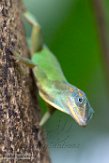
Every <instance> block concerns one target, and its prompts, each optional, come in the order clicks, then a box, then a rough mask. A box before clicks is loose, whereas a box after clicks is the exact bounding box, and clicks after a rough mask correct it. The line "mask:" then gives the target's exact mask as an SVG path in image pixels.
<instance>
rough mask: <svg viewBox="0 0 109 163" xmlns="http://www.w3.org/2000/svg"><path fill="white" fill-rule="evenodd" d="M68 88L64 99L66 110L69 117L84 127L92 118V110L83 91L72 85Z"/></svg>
mask: <svg viewBox="0 0 109 163" xmlns="http://www.w3.org/2000/svg"><path fill="white" fill-rule="evenodd" d="M69 86H70V87H69V88H70V89H69V90H70V91H69V93H68V94H67V97H66V104H67V108H68V109H69V111H70V115H71V116H72V117H73V119H74V120H75V121H76V122H77V123H78V124H79V125H80V126H86V125H87V123H88V122H89V121H90V119H91V118H92V116H93V113H94V110H93V108H92V107H91V105H90V103H89V101H88V99H87V97H86V94H85V93H84V92H83V91H81V90H80V89H78V88H76V87H73V86H72V85H69Z"/></svg>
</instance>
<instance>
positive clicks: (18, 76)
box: [0, 0, 50, 163]
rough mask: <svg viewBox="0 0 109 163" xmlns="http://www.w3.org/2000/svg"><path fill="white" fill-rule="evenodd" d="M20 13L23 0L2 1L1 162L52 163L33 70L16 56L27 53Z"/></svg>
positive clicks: (0, 52)
mask: <svg viewBox="0 0 109 163" xmlns="http://www.w3.org/2000/svg"><path fill="white" fill-rule="evenodd" d="M21 13H22V3H21V1H20V0H0V163H2V162H3V163H7V162H8V163H15V162H19V163H22V162H23V163H24V162H25V163H28V162H29V163H30V162H32V163H34V162H35V163H49V162H50V161H49V156H48V150H47V148H46V145H45V140H44V136H43V132H42V130H41V129H40V128H39V126H38V124H39V118H40V111H39V109H38V103H37V99H36V97H35V92H34V90H35V89H36V87H35V84H34V81H33V79H32V74H31V71H30V70H29V69H28V68H27V67H26V66H25V65H22V64H20V63H16V62H15V60H14V59H13V56H14V51H16V52H18V53H19V54H23V55H27V54H28V48H27V46H26V40H25V35H24V31H23V26H22V23H21V18H20V16H21Z"/></svg>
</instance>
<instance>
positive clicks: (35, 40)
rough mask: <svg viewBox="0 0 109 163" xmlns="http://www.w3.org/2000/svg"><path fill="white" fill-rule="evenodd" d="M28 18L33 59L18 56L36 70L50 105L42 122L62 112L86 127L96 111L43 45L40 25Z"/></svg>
mask: <svg viewBox="0 0 109 163" xmlns="http://www.w3.org/2000/svg"><path fill="white" fill-rule="evenodd" d="M24 17H25V18H26V19H27V20H28V21H29V23H30V24H31V25H32V26H33V29H32V34H31V46H32V47H31V59H29V58H25V57H23V56H20V55H18V54H16V59H17V60H19V61H21V62H23V63H25V64H26V65H28V66H29V67H31V68H32V71H33V74H34V77H35V79H36V83H37V87H38V91H39V95H40V96H41V98H42V99H43V100H44V101H45V102H46V103H47V104H48V105H49V106H50V108H49V109H48V111H47V112H46V113H45V114H44V116H43V117H42V119H41V121H40V125H41V126H42V125H43V124H44V123H45V122H46V121H47V120H48V119H49V117H50V116H51V114H52V113H53V112H54V110H56V109H58V110H60V111H62V112H64V113H66V114H68V115H70V116H71V117H73V119H74V120H75V121H76V122H77V123H78V124H79V125H80V126H86V125H87V123H88V121H89V120H90V119H91V118H92V116H93V113H94V111H93V109H92V107H91V106H90V104H89V101H88V99H87V97H86V95H85V93H84V92H83V91H82V90H80V89H78V88H77V87H76V86H74V85H71V84H70V83H69V82H68V81H67V79H66V78H65V76H64V74H63V71H62V69H61V66H60V64H59V62H58V60H57V58H56V57H55V55H54V54H53V53H52V52H51V51H50V50H49V49H48V48H47V46H46V45H44V43H43V37H42V31H41V28H40V25H39V24H38V23H37V21H36V20H35V18H34V16H33V15H32V14H30V13H29V12H25V13H24Z"/></svg>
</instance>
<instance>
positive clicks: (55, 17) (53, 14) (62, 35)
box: [24, 0, 109, 163]
mask: <svg viewBox="0 0 109 163" xmlns="http://www.w3.org/2000/svg"><path fill="white" fill-rule="evenodd" d="M103 2H104V9H105V16H106V18H107V27H108V25H109V21H108V19H109V12H108V9H109V7H108V6H109V5H108V4H109V2H108V1H106V0H105V1H103ZM24 3H25V6H26V7H27V9H28V10H29V11H31V12H32V13H33V14H34V15H35V17H36V19H37V20H38V21H39V23H40V24H41V26H42V29H43V33H44V38H45V42H46V43H47V45H48V47H49V48H50V49H51V50H52V51H53V52H54V54H55V55H56V56H57V58H58V60H59V61H60V63H61V66H62V69H63V71H64V74H65V76H66V77H67V79H68V81H69V82H70V83H72V84H73V85H76V86H77V87H79V88H81V89H82V90H84V91H85V92H86V94H87V95H88V97H89V100H90V103H91V105H92V106H93V108H94V110H95V115H94V118H93V119H92V120H91V122H90V123H89V125H88V126H87V127H86V128H81V127H79V126H78V125H77V124H76V123H75V121H74V120H73V119H72V118H71V117H69V116H68V115H65V114H64V113H61V112H59V111H57V112H56V113H55V114H54V115H53V116H52V118H51V119H50V120H49V121H48V122H47V124H46V125H45V131H46V136H47V140H48V146H49V151H50V156H51V159H52V162H53V163H66V162H68V163H109V154H108V151H109V97H108V91H107V86H108V85H106V77H105V73H104V68H103V59H102V51H101V49H102V47H101V45H100V40H99V33H98V27H97V23H96V18H95V13H94V11H93V7H92V3H91V0H89V1H87V0H84V1H82V0H67V1H66V0H44V1H42V0H28V1H27V0H25V1H24ZM26 30H27V33H28V36H29V35H30V27H29V25H28V24H26ZM42 105H43V104H42ZM43 108H44V109H46V106H45V105H44V106H43Z"/></svg>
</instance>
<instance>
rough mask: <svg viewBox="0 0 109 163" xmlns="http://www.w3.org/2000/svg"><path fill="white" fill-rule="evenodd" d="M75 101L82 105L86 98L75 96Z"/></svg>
mask: <svg viewBox="0 0 109 163" xmlns="http://www.w3.org/2000/svg"><path fill="white" fill-rule="evenodd" d="M75 102H76V105H78V106H81V105H82V104H83V102H84V98H83V97H80V96H77V97H75Z"/></svg>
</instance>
